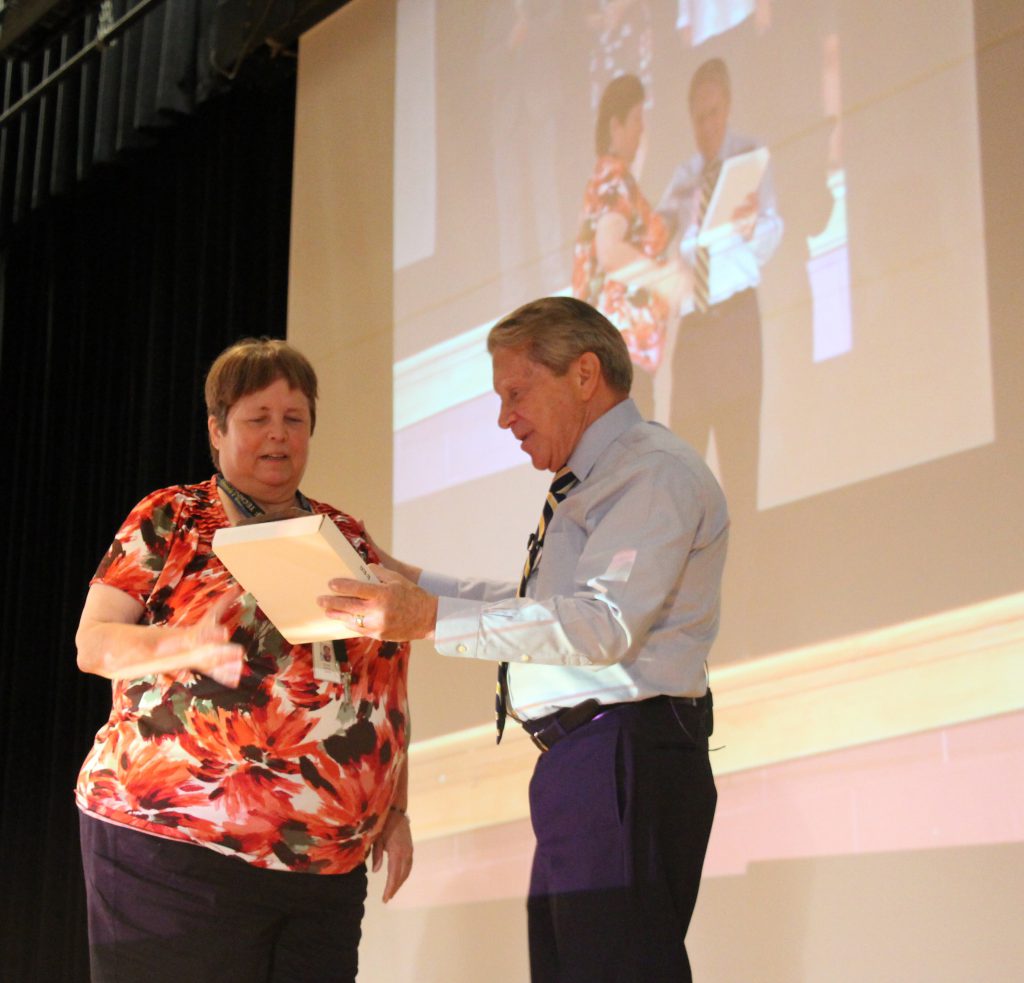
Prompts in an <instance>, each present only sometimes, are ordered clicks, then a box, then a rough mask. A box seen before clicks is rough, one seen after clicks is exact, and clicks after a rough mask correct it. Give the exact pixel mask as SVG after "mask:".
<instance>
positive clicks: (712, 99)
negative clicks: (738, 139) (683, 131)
mask: <svg viewBox="0 0 1024 983" xmlns="http://www.w3.org/2000/svg"><path fill="white" fill-rule="evenodd" d="M690 119H691V120H692V121H693V135H694V138H695V139H696V141H697V149H698V150H699V151H700V155H701V156H702V157H703V158H704V160H705V161H711V160H714V159H715V158H716V157H717V156H718V152H719V151H720V150H721V149H722V141H723V140H724V139H725V130H726V127H727V126H728V125H729V97H728V96H727V95H726V94H725V91H724V90H723V89H722V87H721V85H719V84H718V83H717V82H701V83H700V85H698V86H697V88H696V89H695V90H694V92H693V99H692V100H691V101H690Z"/></svg>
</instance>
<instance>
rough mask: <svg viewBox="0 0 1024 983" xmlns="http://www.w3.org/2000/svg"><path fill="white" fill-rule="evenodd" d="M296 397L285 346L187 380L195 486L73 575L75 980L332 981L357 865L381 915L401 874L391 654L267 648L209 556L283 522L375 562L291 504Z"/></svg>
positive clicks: (402, 716) (299, 501) (399, 670)
mask: <svg viewBox="0 0 1024 983" xmlns="http://www.w3.org/2000/svg"><path fill="white" fill-rule="evenodd" d="M316 398H317V381H316V375H315V373H314V371H313V368H312V366H311V365H310V364H309V362H308V361H307V360H306V358H305V357H304V356H303V355H301V354H300V353H299V352H297V351H296V350H295V349H294V348H291V347H290V346H289V345H288V344H287V343H286V342H283V341H276V340H268V339H261V340H255V339H246V340H244V341H240V342H238V343H237V344H236V345H233V346H232V347H230V348H228V349H227V350H226V351H224V352H223V353H222V354H221V355H220V356H219V357H218V358H217V360H216V361H215V362H214V364H213V366H212V367H211V369H210V371H209V374H208V375H207V379H206V405H207V411H208V414H209V417H208V430H209V439H210V448H211V453H212V456H213V462H214V465H215V467H216V468H217V474H216V475H215V476H214V477H213V478H211V479H210V480H209V481H206V482H203V483H201V484H196V485H177V486H174V487H171V488H165V489H162V490H160V491H157V492H154V493H153V494H151V495H148V496H147V497H146V498H144V499H143V500H142V502H140V503H139V504H138V505H137V506H136V507H135V509H134V510H133V511H132V512H131V514H130V515H129V516H128V518H127V519H126V520H125V522H124V524H123V525H122V527H121V529H120V530H119V531H118V533H117V535H116V537H115V539H114V543H113V545H112V546H111V548H110V550H109V552H108V553H107V555H106V557H105V558H104V560H103V561H102V563H101V564H100V566H99V569H98V570H97V572H96V575H95V576H94V577H93V580H92V583H91V586H90V588H89V593H88V596H87V598H86V602H85V608H84V610H83V612H82V618H81V623H80V625H79V629H78V633H77V636H76V642H77V645H78V665H79V667H80V668H81V669H82V670H83V671H85V672H91V673H96V674H98V675H101V676H104V677H106V678H108V679H110V680H112V681H113V707H112V710H111V714H110V719H109V721H108V722H107V723H106V724H105V725H104V726H103V727H102V728H101V729H100V731H99V733H98V734H97V735H96V741H95V744H94V745H93V748H92V750H91V751H90V752H89V755H88V756H87V758H86V760H85V763H84V765H83V766H82V771H81V774H80V775H79V779H78V785H77V789H76V798H77V803H78V806H79V809H80V810H81V835H82V856H83V866H84V870H85V879H86V889H87V897H88V906H89V937H90V957H91V962H92V972H93V981H94V983H97V981H112V980H118V981H128V980H140V979H146V980H147V983H153V981H158V980H163V979H166V980H175V981H180V980H189V983H198V981H205V980H210V981H213V980H217V981H219V983H223V981H226V980H238V981H243V980H244V981H250V980H274V981H279V980H282V981H283V980H295V981H305V980H314V979H315V980H318V981H321V980H323V981H326V980H338V981H341V980H345V981H354V980H355V976H356V966H357V946H358V942H359V936H360V922H361V919H362V914H363V902H364V899H365V896H366V868H365V863H364V861H365V860H366V858H367V857H368V856H371V857H372V863H373V868H374V869H375V870H376V869H378V868H379V866H380V864H381V862H382V857H383V855H384V854H387V858H388V871H387V882H386V885H385V890H384V900H385V901H387V900H388V899H389V898H390V897H392V896H393V895H394V893H395V891H397V890H398V888H399V887H400V886H401V884H402V882H403V881H404V880H405V878H406V877H407V876H408V874H409V870H410V869H411V864H412V840H411V835H410V830H409V821H408V817H407V816H406V815H405V801H406V790H407V780H406V756H405V755H406V748H407V745H408V707H407V702H406V673H407V667H408V649H407V647H406V646H405V645H397V644H395V643H390V642H380V641H377V640H375V639H370V638H357V639H350V640H347V641H346V642H344V643H340V642H339V643H334V644H333V646H330V643H326V644H327V645H328V646H330V652H329V653H328V651H327V649H326V648H323V647H321V648H319V649H317V651H316V652H314V646H309V645H295V646H292V645H289V644H288V643H287V642H286V641H285V640H284V638H283V637H282V636H281V635H280V633H279V632H278V631H277V630H276V629H275V628H274V626H273V625H272V624H271V623H270V622H269V621H267V619H266V617H265V616H264V615H263V613H262V611H261V610H260V609H259V608H258V607H256V604H255V601H254V599H253V598H252V596H251V595H245V594H242V592H241V590H240V588H239V587H238V586H237V584H236V583H235V582H234V581H233V580H232V578H231V576H230V574H229V573H228V572H227V570H226V569H225V568H224V567H223V566H222V565H221V563H220V561H219V560H218V559H217V557H216V556H215V555H214V554H213V552H212V548H211V543H212V538H213V534H214V532H215V531H216V530H217V529H219V528H221V527H224V526H228V525H234V524H237V523H238V522H241V521H243V520H244V519H247V518H249V517H255V516H258V515H264V514H266V515H271V516H273V515H286V514H290V513H291V512H292V511H293V510H295V509H296V508H298V509H302V510H303V511H305V512H316V513H320V514H324V515H327V516H329V517H330V518H331V520H332V521H333V522H334V523H335V524H336V525H337V526H338V528H339V529H340V530H341V531H342V532H343V533H344V534H345V536H346V537H347V538H348V539H349V541H350V542H351V543H352V544H353V546H355V548H356V549H357V550H358V551H360V552H361V554H362V555H363V557H364V558H365V559H366V560H367V561H371V562H372V561H376V560H377V555H376V553H375V552H374V550H373V547H372V545H371V544H370V543H369V542H368V541H367V540H366V539H365V537H364V536H363V534H362V532H361V527H360V525H359V523H357V522H356V521H355V520H354V519H352V518H351V517H350V516H348V515H345V514H344V513H343V512H340V511H338V510H337V509H335V508H333V507H332V506H330V505H326V504H323V503H321V502H315V501H312V500H309V499H307V498H305V496H303V495H302V493H301V492H300V491H299V482H300V481H301V479H302V475H303V472H304V470H305V467H306V457H307V452H308V448H309V440H310V437H311V435H312V433H313V427H314V424H315V422H316ZM328 654H330V655H331V656H333V657H334V662H333V664H332V663H331V661H330V660H328V659H327V658H326V657H327V655H328ZM339 670H344V671H343V672H342V671H339Z"/></svg>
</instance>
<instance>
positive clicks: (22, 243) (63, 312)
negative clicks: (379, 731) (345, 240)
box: [0, 8, 295, 983]
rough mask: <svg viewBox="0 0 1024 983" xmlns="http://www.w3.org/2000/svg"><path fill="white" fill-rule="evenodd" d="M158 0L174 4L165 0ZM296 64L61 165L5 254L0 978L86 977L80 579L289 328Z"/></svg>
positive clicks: (1, 284)
mask: <svg viewBox="0 0 1024 983" xmlns="http://www.w3.org/2000/svg"><path fill="white" fill-rule="evenodd" d="M168 9H170V8H168ZM294 95H295V91H294V75H293V73H291V72H287V73H277V74H276V75H275V78H274V79H273V80H272V82H267V83H266V84H265V85H264V87H263V88H261V89H259V90H254V89H249V90H247V91H237V90H236V91H232V92H230V93H229V94H226V95H221V96H217V97H214V98H211V99H210V100H209V101H207V102H205V103H204V104H203V105H202V106H200V107H199V108H198V109H197V110H196V111H195V114H194V115H191V116H189V117H187V118H183V119H181V120H179V121H178V122H177V123H176V125H175V126H174V127H173V129H165V130H164V131H162V132H159V133H156V134H153V133H151V134H150V139H151V142H152V146H151V147H149V148H141V149H138V150H136V151H135V152H134V153H133V154H132V155H130V160H129V161H128V162H127V163H125V162H124V158H120V160H121V162H120V163H116V164H106V165H102V166H99V165H97V166H96V168H95V169H94V171H93V173H92V174H91V175H90V176H89V180H88V181H86V182H73V183H71V182H69V183H68V184H67V185H65V186H64V187H63V188H62V192H63V193H62V194H61V195H60V196H59V197H53V198H52V200H50V201H48V202H45V203H40V207H37V208H33V209H31V210H30V211H28V213H27V214H25V215H23V220H22V221H21V222H20V223H19V224H18V226H17V228H16V229H14V231H13V233H11V234H10V235H9V236H7V237H6V240H5V244H4V246H3V251H2V252H0V399H2V401H3V402H2V406H3V410H2V415H0V418H2V419H6V420H7V422H8V425H9V429H8V431H7V438H6V439H4V440H3V441H0V444H2V446H3V451H4V457H5V465H6V473H7V479H6V481H7V490H8V493H9V494H8V500H7V504H6V507H5V508H4V515H3V518H2V520H0V522H2V533H0V536H2V542H3V560H2V564H3V566H2V569H3V584H2V591H0V604H2V617H0V625H2V628H3V644H4V651H3V655H2V657H0V885H2V889H0V976H2V977H3V979H6V980H24V981H29V980H32V981H45V983H49V981H57V983H59V981H65V980H71V981H79V980H87V979H88V955H87V950H86V936H85V915H84V897H83V889H82V884H81V872H80V860H79V854H78V834H77V814H76V810H75V807H74V803H73V798H72V791H73V787H74V783H75V777H76V774H77V770H78V767H79V764H80V763H81V760H82V758H83V757H84V755H85V752H86V750H87V749H88V747H89V745H90V743H91V741H92V738H93V736H94V734H95V732H96V730H97V728H98V727H99V726H100V724H101V723H102V722H103V720H104V719H105V718H106V715H107V713H108V711H109V706H110V688H109V684H108V683H106V682H105V681H104V680H101V679H99V678H97V677H88V676H85V675H83V674H82V673H80V672H79V671H78V670H77V668H76V665H75V645H74V634H75V628H76V626H77V622H78V615H79V612H80V609H81V605H82V601H83V599H84V597H85V592H86V589H87V586H88V581H89V577H90V576H91V574H92V573H93V571H94V570H95V568H96V565H97V563H98V562H99V560H100V558H101V557H102V555H103V553H104V552H105V550H106V548H107V546H108V545H109V543H110V540H111V538H112V536H113V533H114V531H115V530H116V529H117V527H118V525H119V524H120V522H121V520H122V519H123V518H124V516H125V515H126V514H127V512H128V510H129V509H130V508H131V507H132V506H133V505H134V504H135V503H136V502H137V501H138V500H139V499H140V498H141V497H142V496H143V495H144V494H145V493H147V492H149V491H151V490H153V489H155V488H159V487H163V486H165V485H169V484H175V483H178V482H185V481H194V480H200V479H203V478H204V477H207V476H209V474H210V473H211V472H212V465H211V463H210V461H209V456H208V450H207V443H206V428H205V411H204V407H203V398H202V379H203V374H204V372H205V370H206V368H207V367H208V365H209V363H210V362H211V361H212V359H213V358H214V357H215V356H216V354H217V353H218V352H219V351H220V350H222V349H223V348H224V347H225V346H226V345H227V344H229V343H230V342H232V341H234V340H236V339H237V338H240V337H243V336H246V335H261V334H266V335H270V336H276V337H283V336H284V333H285V316H286V289H287V261H288V236H289V222H290V195H291V155H292V131H293V123H294Z"/></svg>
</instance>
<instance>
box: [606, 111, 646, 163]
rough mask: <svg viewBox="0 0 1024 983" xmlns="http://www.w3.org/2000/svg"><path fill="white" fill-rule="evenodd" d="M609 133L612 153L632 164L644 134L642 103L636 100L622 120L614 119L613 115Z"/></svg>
mask: <svg viewBox="0 0 1024 983" xmlns="http://www.w3.org/2000/svg"><path fill="white" fill-rule="evenodd" d="M609 133H610V135H611V151H612V153H613V154H615V156H616V157H621V158H622V159H623V160H624V161H626V163H628V164H632V163H633V161H634V159H635V158H636V152H637V150H639V149H640V141H641V140H642V139H643V135H644V104H643V103H642V102H638V103H637V104H636V105H635V106H634V107H633V108H632V109H631V110H630V111H629V112H628V113H626V118H625V119H624V120H618V119H615V117H614V116H613V117H612V120H611V128H610V130H609Z"/></svg>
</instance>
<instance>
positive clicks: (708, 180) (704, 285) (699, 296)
mask: <svg viewBox="0 0 1024 983" xmlns="http://www.w3.org/2000/svg"><path fill="white" fill-rule="evenodd" d="M721 170H722V164H721V162H719V161H711V162H710V163H709V164H708V165H707V166H706V167H705V168H704V174H703V177H702V178H701V184H700V207H699V209H698V211H697V229H698V230H699V229H700V227H701V226H702V225H703V224H704V216H705V215H706V214H707V212H708V203H709V202H710V201H711V193H712V192H713V191H714V190H715V183H716V182H717V181H718V174H719V171H721ZM710 263H711V257H710V256H709V254H708V249H707V246H698V247H697V254H696V256H695V258H694V266H693V307H694V310H696V311H697V313H698V314H704V313H705V312H706V311H707V310H708V308H709V307H710V306H711V303H710V294H709V289H708V277H709V273H710V269H709V267H710Z"/></svg>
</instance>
